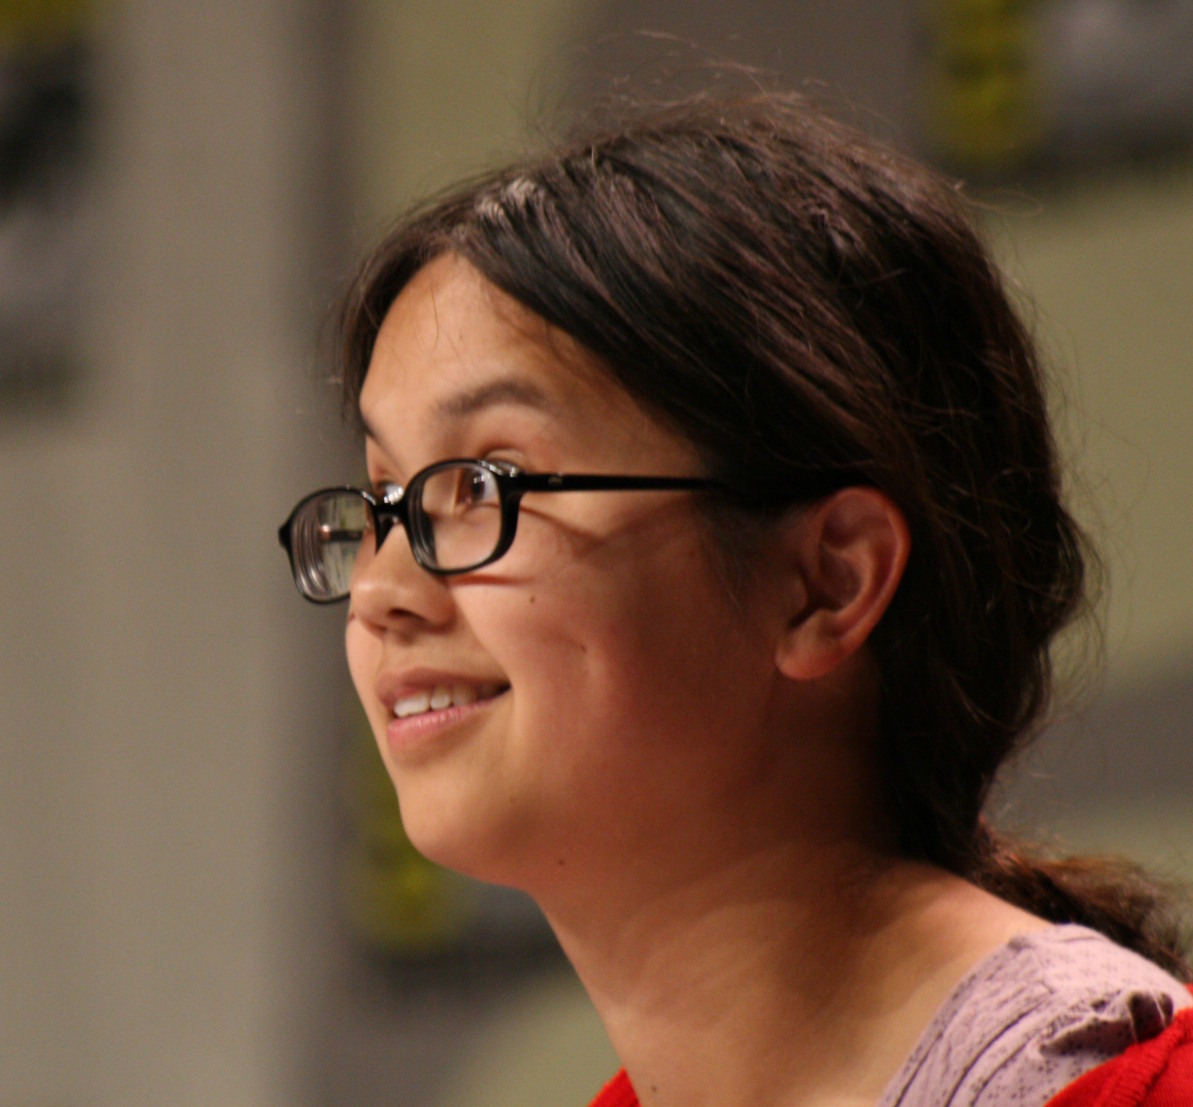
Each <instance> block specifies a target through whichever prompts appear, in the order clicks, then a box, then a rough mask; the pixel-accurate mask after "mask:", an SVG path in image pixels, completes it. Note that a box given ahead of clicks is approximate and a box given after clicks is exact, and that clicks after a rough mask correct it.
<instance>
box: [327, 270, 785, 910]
mask: <svg viewBox="0 0 1193 1107" xmlns="http://www.w3.org/2000/svg"><path fill="white" fill-rule="evenodd" d="M360 407H361V413H362V415H363V418H364V422H365V425H366V428H367V434H366V455H367V461H368V471H369V476H370V479H371V481H372V482H373V484H374V485H384V484H387V483H396V484H399V485H400V484H404V483H405V482H406V481H407V480H408V479H409V478H410V476H411V475H412V474H414V473H415V472H417V471H418V470H419V469H421V468H423V467H424V466H426V465H429V464H431V463H432V462H435V461H439V460H442V459H445V458H453V457H475V458H489V459H493V460H503V461H510V462H513V463H515V464H517V465H518V466H520V467H522V468H524V469H527V470H533V471H558V472H577V473H584V472H593V473H621V474H648V475H653V476H680V475H693V474H699V472H700V467H699V464H698V461H697V458H696V455H695V452H694V450H693V449H692V448H691V446H690V445H689V444H688V443H686V442H685V441H684V440H682V439H680V438H678V437H677V436H675V435H674V434H672V433H670V432H668V431H667V430H665V429H664V428H663V427H662V426H661V425H660V424H659V423H657V422H656V421H655V420H654V419H653V418H651V417H650V416H648V415H646V414H645V413H644V412H643V411H642V410H641V409H640V408H639V407H638V406H637V405H636V404H635V403H633V402H632V401H631V400H630V399H629V397H628V396H627V395H626V394H625V393H624V392H623V391H622V390H621V389H620V388H619V387H618V386H616V385H615V384H613V383H612V382H611V381H610V380H609V379H608V378H607V377H605V376H602V375H601V374H600V373H599V372H598V371H597V370H596V368H595V367H594V365H593V364H592V362H591V359H590V358H589V357H588V356H587V355H585V354H584V353H583V352H582V351H581V350H579V349H578V348H577V347H576V344H575V343H574V342H573V341H571V340H569V339H568V338H567V336H565V335H563V334H561V333H560V332H558V331H554V330H552V329H551V328H549V327H548V326H547V325H546V324H545V323H544V322H543V321H542V320H541V319H539V318H538V317H537V316H534V315H533V314H531V313H530V312H528V311H526V310H525V309H524V308H522V307H520V306H519V305H518V304H516V303H515V302H514V301H513V300H511V299H510V298H509V297H507V296H505V295H504V294H503V293H501V292H500V291H498V290H497V289H496V288H494V287H493V286H492V285H490V284H488V283H487V282H486V281H485V280H484V279H483V278H482V277H480V275H479V274H478V273H477V272H476V270H474V269H473V268H471V267H470V266H469V265H468V264H467V263H465V262H463V261H461V260H459V259H457V258H454V257H451V256H445V257H441V258H439V259H437V260H435V261H433V262H432V263H430V264H428V265H427V266H426V267H425V268H424V269H422V270H421V271H420V272H419V273H418V274H417V275H416V276H415V277H414V279H413V280H412V281H411V282H410V284H409V285H408V286H407V287H406V288H405V289H404V291H403V292H402V293H401V295H400V296H399V297H398V299H397V300H396V301H395V303H394V304H393V306H392V308H391V309H390V311H389V313H388V315H387V316H386V318H385V321H384V325H383V326H382V328H381V331H380V334H379V335H378V339H377V343H376V347H375V350H374V354H373V358H372V362H371V364H370V366H369V370H368V374H367V377H366V379H365V383H364V386H363V389H362V393H361V400H360ZM751 596H753V592H752V593H751ZM751 596H747V597H745V598H742V597H736V599H731V598H730V597H729V596H728V595H727V593H726V591H725V588H724V586H723V584H722V583H721V582H720V579H719V577H718V575H717V573H716V571H715V569H714V568H713V565H712V562H711V560H710V557H709V553H708V539H707V535H706V532H705V529H704V528H703V527H702V524H701V521H700V519H699V517H698V515H697V510H696V504H695V501H694V498H693V495H692V494H691V493H687V492H671V491H667V492H641V491H635V492H595V493H594V492H580V493H562V494H551V495H547V494H539V495H535V494H528V495H527V496H526V497H525V498H524V499H523V501H522V506H521V512H520V516H519V522H518V530H517V538H516V540H515V542H514V544H513V546H512V548H511V549H510V551H509V552H508V553H507V554H506V555H505V556H504V557H502V558H501V559H500V560H499V561H497V562H495V563H494V564H492V565H489V566H486V567H484V568H482V569H480V570H477V571H474V572H472V573H469V574H466V575H462V576H456V577H451V578H437V577H434V576H432V575H430V574H428V573H427V572H425V571H424V570H422V569H420V568H419V567H418V566H417V565H416V564H415V562H414V560H413V558H412V556H411V553H410V548H409V545H408V543H407V540H406V536H405V534H404V533H403V532H402V531H401V528H395V530H394V531H393V532H392V533H391V534H390V536H389V537H388V538H387V540H386V541H385V542H384V544H383V545H382V547H381V549H380V551H379V552H378V553H377V554H376V555H375V556H373V557H372V558H370V559H368V560H367V561H366V560H362V562H361V563H360V564H359V566H358V568H357V572H356V575H355V578H354V580H353V585H352V594H351V602H350V607H349V614H348V625H347V649H348V659H349V664H350V668H351V671H352V677H353V680H354V682H355V685H356V688H357V691H358V693H359V695H360V698H361V700H362V702H363V703H364V706H365V710H366V712H367V714H368V717H369V720H370V723H371V724H372V727H373V731H374V733H375V734H376V737H377V740H378V744H379V746H380V749H381V755H382V757H383V759H384V761H385V764H386V766H387V768H388V770H389V773H390V775H391V776H392V778H393V780H394V783H395V785H396V787H397V791H398V796H399V799H400V802H401V806H402V813H403V819H404V822H405V825H406V828H407V831H408V833H409V834H410V837H411V839H412V840H413V841H414V843H415V844H416V845H417V846H418V847H419V848H420V849H421V850H422V851H423V852H424V853H426V854H427V855H428V856H429V857H431V858H433V859H435V860H437V861H440V862H442V863H444V864H447V865H450V866H452V867H454V868H458V869H460V870H463V871H466V872H470V873H473V874H474V875H477V876H481V877H484V878H487V879H491V880H496V881H502V882H507V883H511V884H514V885H516V886H521V887H526V888H527V889H528V890H531V891H532V892H533V891H536V890H539V889H541V887H542V886H543V882H544V881H550V880H555V879H564V874H565V873H570V872H577V871H579V869H580V868H581V867H582V866H584V865H589V866H591V865H594V864H595V865H597V866H600V865H605V864H610V863H613V862H614V860H615V859H618V858H621V859H622V861H623V863H624V858H626V857H627V856H634V853H632V852H627V851H633V850H636V849H639V848H644V847H646V846H647V845H648V844H649V846H650V847H651V848H659V847H660V846H663V845H665V842H666V841H667V838H668V836H669V835H676V834H680V833H681V832H682V829H683V827H684V826H685V825H689V824H691V823H692V821H693V820H700V821H706V820H715V819H716V818H718V817H719V814H718V809H719V808H722V807H724V808H726V809H732V808H733V807H734V806H736V805H738V804H740V803H741V802H742V799H743V791H742V788H743V786H746V785H748V784H749V783H750V782H751V781H752V780H755V779H756V778H757V779H762V778H763V777H764V775H765V774H766V773H767V772H768V770H769V762H770V761H771V760H772V759H773V757H774V749H773V748H772V745H773V743H772V738H773V736H772V734H771V733H770V732H771V731H772V730H773V729H774V728H773V727H772V726H771V725H770V724H771V723H772V722H773V718H772V715H773V708H774V695H773V693H774V689H775V681H776V675H775V666H774V641H773V631H774V627H773V626H772V625H771V620H768V618H767V617H766V616H765V615H764V614H762V615H760V614H758V610H757V609H758V605H757V604H756V603H755V602H754V600H753V599H751ZM428 697H429V706H427V705H428ZM424 706H426V707H427V709H426V710H421V708H423V707H424ZM396 711H401V712H402V713H403V717H398V715H397V714H395V712H396ZM407 711H413V712H414V713H413V714H405V713H406V712H407ZM569 866H570V867H571V868H569Z"/></svg>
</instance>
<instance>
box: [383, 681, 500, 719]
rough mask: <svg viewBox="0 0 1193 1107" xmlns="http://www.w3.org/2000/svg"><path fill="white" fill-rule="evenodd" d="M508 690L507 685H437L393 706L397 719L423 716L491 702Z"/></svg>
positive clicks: (406, 697) (403, 699)
mask: <svg viewBox="0 0 1193 1107" xmlns="http://www.w3.org/2000/svg"><path fill="white" fill-rule="evenodd" d="M507 688H509V685H508V684H479V685H478V684H439V685H436V686H435V687H434V688H428V689H424V690H423V691H421V692H415V693H413V694H411V695H409V696H403V697H402V698H401V699H399V700H398V701H397V702H396V703H395V704H394V709H393V714H394V717H395V718H398V719H408V718H410V717H411V716H412V715H425V714H426V713H427V712H429V711H445V710H447V708H449V707H467V706H468V705H470V704H474V703H479V702H481V701H482V700H491V699H494V698H495V697H497V696H499V695H501V693H502V692H504V691H506V689H507Z"/></svg>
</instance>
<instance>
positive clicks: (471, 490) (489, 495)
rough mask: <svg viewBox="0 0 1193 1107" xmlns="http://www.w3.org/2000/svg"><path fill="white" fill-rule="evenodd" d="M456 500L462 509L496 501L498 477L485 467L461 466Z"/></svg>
mask: <svg viewBox="0 0 1193 1107" xmlns="http://www.w3.org/2000/svg"><path fill="white" fill-rule="evenodd" d="M455 500H456V504H457V505H458V506H459V507H460V508H461V509H466V508H470V507H480V506H482V505H484V504H493V503H496V502H497V500H498V495H497V479H496V478H495V477H494V476H493V474H492V473H490V472H488V470H485V469H481V468H473V467H472V466H469V467H468V468H461V469H460V470H459V471H458V479H457V482H456V496H455Z"/></svg>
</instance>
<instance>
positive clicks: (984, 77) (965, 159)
mask: <svg viewBox="0 0 1193 1107" xmlns="http://www.w3.org/2000/svg"><path fill="white" fill-rule="evenodd" d="M1036 9H1037V4H1035V3H1032V2H1031V0H929V2H928V3H926V4H925V5H924V8H923V12H924V24H925V32H926V35H925V37H926V41H927V43H928V46H927V51H926V58H925V66H924V76H923V81H922V90H921V97H922V107H923V116H924V124H925V130H926V132H927V137H928V140H929V142H930V143H931V144H932V145H933V146H934V147H935V149H936V150H937V152H938V153H939V154H940V155H941V156H942V157H943V159H944V160H945V161H947V162H949V163H951V164H955V165H957V166H959V167H961V168H966V169H979V170H998V169H1005V168H1011V167H1014V166H1015V165H1017V164H1019V163H1021V162H1023V161H1024V160H1025V159H1027V158H1028V157H1029V156H1030V155H1031V154H1033V153H1034V152H1035V150H1036V149H1037V148H1038V146H1039V142H1040V139H1041V137H1042V135H1043V112H1042V107H1041V93H1040V74H1039V72H1038V58H1039V50H1038V43H1037V36H1038V26H1039V25H1038V20H1037V19H1036V18H1035V14H1036Z"/></svg>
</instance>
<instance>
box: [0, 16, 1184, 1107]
mask: <svg viewBox="0 0 1193 1107" xmlns="http://www.w3.org/2000/svg"><path fill="white" fill-rule="evenodd" d="M638 32H649V33H646V34H639V33H638ZM710 57H715V58H724V59H734V60H738V61H742V62H746V63H749V64H752V65H756V66H760V67H762V68H763V69H765V70H766V71H768V72H770V73H773V74H775V75H776V76H778V78H779V79H780V80H781V81H782V82H783V83H785V84H788V85H797V86H799V87H806V88H809V89H810V90H811V91H813V92H814V93H816V94H817V95H821V96H823V97H826V98H827V99H828V101H829V102H830V103H831V104H834V105H836V106H837V108H838V109H839V110H840V111H842V112H843V113H844V114H846V115H848V116H849V117H850V118H851V119H852V120H853V121H854V122H860V123H861V124H863V125H864V126H867V127H868V128H869V129H871V130H873V131H875V132H877V133H879V134H880V135H882V136H884V137H886V138H888V139H890V140H892V141H895V142H897V143H899V144H900V145H902V146H904V147H906V148H908V149H911V150H913V151H916V152H917V153H919V154H921V155H923V156H925V157H928V158H930V159H932V160H934V161H935V162H936V163H937V164H939V165H941V166H942V167H944V168H945V169H946V170H948V171H949V172H951V173H954V174H956V175H957V176H959V177H965V178H967V179H969V180H971V181H972V182H974V184H975V187H976V189H977V190H978V191H979V193H980V194H981V195H982V196H983V197H984V198H985V201H986V203H987V212H988V215H987V219H988V230H989V233H990V235H991V236H992V238H993V240H994V242H995V244H996V247H997V250H998V252H999V254H1000V256H1001V257H1002V259H1003V260H1004V262H1005V264H1006V267H1007V269H1008V271H1009V272H1010V274H1011V275H1012V277H1013V279H1014V280H1015V281H1016V282H1019V283H1021V285H1022V287H1023V289H1024V290H1025V292H1024V297H1025V299H1024V302H1025V305H1027V310H1028V312H1029V315H1030V317H1031V318H1032V319H1033V321H1034V324H1035V327H1036V329H1037V331H1038V333H1039V335H1040V339H1041V343H1042V345H1043V348H1044V350H1045V352H1046V355H1047V357H1048V360H1049V362H1050V364H1051V365H1052V366H1053V369H1054V376H1055V386H1056V404H1057V413H1058V420H1059V425H1060V428H1061V435H1062V438H1063V440H1064V444H1065V449H1066V450H1067V451H1068V453H1069V455H1070V456H1071V458H1072V460H1073V464H1074V467H1075V472H1076V473H1077V476H1076V478H1075V481H1074V489H1073V493H1074V497H1075V501H1076V503H1077V505H1078V508H1079V513H1080V514H1081V516H1082V517H1083V519H1085V521H1086V522H1087V524H1088V525H1089V526H1090V528H1091V529H1092V530H1093V532H1094V534H1095V535H1096V537H1097V538H1098V540H1099V541H1100V543H1101V546H1102V549H1103V553H1104V556H1105V559H1106V562H1107V575H1108V581H1109V592H1108V599H1107V601H1106V602H1105V604H1104V605H1103V611H1102V630H1101V644H1100V647H1098V645H1097V643H1096V642H1095V649H1094V650H1093V652H1094V654H1095V658H1094V660H1095V663H1096V665H1097V669H1096V675H1095V677H1094V678H1093V679H1086V680H1085V681H1084V682H1083V683H1082V684H1081V685H1080V688H1079V695H1076V696H1075V697H1073V699H1072V701H1071V703H1070V702H1069V701H1066V703H1065V704H1063V705H1062V707H1063V710H1062V712H1061V717H1060V719H1059V721H1058V723H1057V724H1056V725H1055V726H1054V727H1053V728H1051V730H1050V731H1049V733H1048V734H1047V735H1046V737H1045V739H1044V741H1043V742H1042V743H1041V745H1040V748H1039V751H1038V753H1036V754H1033V756H1032V757H1031V758H1030V759H1028V760H1027V761H1026V762H1025V763H1024V765H1023V766H1022V767H1021V768H1020V770H1019V772H1018V773H1017V774H1016V775H1015V777H1014V779H1013V780H1012V781H1011V782H1010V784H1009V785H1008V787H1007V788H1006V790H1005V793H1004V794H1003V795H1001V796H1000V798H999V803H998V806H999V811H1000V813H1001V817H1002V818H1003V820H1004V821H1005V822H1007V823H1009V824H1012V825H1015V826H1019V827H1023V828H1026V829H1033V828H1037V827H1045V826H1046V827H1047V828H1048V834H1049V835H1050V836H1051V839H1050V840H1055V841H1057V842H1058V843H1063V844H1067V845H1070V846H1073V847H1075V848H1085V847H1091V848H1098V849H1106V850H1112V851H1116V852H1128V853H1132V854H1134V855H1136V856H1138V857H1140V858H1142V859H1144V860H1146V861H1148V862H1150V863H1152V864H1154V865H1156V866H1157V867H1159V868H1160V869H1161V871H1163V872H1166V873H1169V874H1171V875H1175V876H1186V877H1193V815H1191V814H1190V805H1189V802H1188V799H1189V788H1190V784H1191V783H1193V748H1191V747H1193V742H1190V737H1191V735H1193V586H1191V585H1190V581H1189V576H1190V574H1189V566H1190V563H1191V560H1193V555H1191V553H1190V551H1191V550H1193V505H1191V503H1190V489H1191V487H1193V434H1191V433H1190V428H1191V426H1193V157H1191V148H1193V64H1191V63H1193V4H1189V3H1188V2H1187V0H1034V2H1032V0H1002V2H998V0H898V2H891V0H836V2H834V3H831V4H829V3H812V2H810V0H781V2H780V0H756V2H753V3H747V2H740V3H735V4H729V3H710V2H706V0H604V2H601V0H502V3H501V4H483V3H467V2H464V0H401V2H396V0H389V2H385V0H339V2H337V0H248V2H245V0H236V2H233V0H212V2H210V3H206V4H188V3H181V2H175V0H156V2H150V0H124V2H120V0H108V2H101V0H92V2H86V0H40V2H39V0H0V518H2V519H3V521H4V528H3V533H2V534H0V1107H160V1105H162V1104H170V1105H171V1107H189V1105H194V1107H200V1105H201V1107H217V1105H218V1107H223V1105H228V1107H231V1105H235V1107H274V1105H277V1107H306V1105H311V1107H315V1105H318V1107H338V1105H344V1107H347V1105H352V1107H371V1105H374V1104H377V1105H380V1104H388V1105H393V1104H401V1105H403V1107H421V1105H427V1107H449V1105H450V1107H470V1105H476V1107H481V1105H483V1107H505V1105H510V1107H513V1105H515V1104H517V1105H518V1107H527V1105H530V1104H544V1105H545V1104H556V1103H560V1104H564V1103H574V1104H581V1103H585V1102H587V1101H588V1098H589V1097H590V1096H591V1095H592V1094H593V1093H594V1092H595V1091H596V1089H597V1087H598V1086H599V1084H600V1083H601V1081H602V1080H603V1079H604V1078H606V1077H607V1076H609V1075H611V1073H612V1071H613V1069H614V1067H615V1061H614V1059H613V1058H612V1056H611V1054H610V1052H609V1048H608V1045H607V1044H606V1043H605V1041H604V1039H603V1037H602V1035H601V1032H600V1029H599V1027H598V1026H597V1024H596V1022H595V1018H594V1016H593V1015H592V1013H591V1011H590V1010H589V1009H588V1006H587V1004H586V1002H585V1001H584V999H583V997H582V996H581V994H580V993H579V991H578V988H577V986H576V984H575V982H574V980H573V979H572V977H571V976H570V974H569V972H568V970H567V968H566V966H565V965H564V964H563V963H562V961H561V958H560V956H559V954H558V953H557V951H556V950H555V948H554V946H553V945H552V943H551V940H550V938H549V936H548V935H547V934H546V933H545V930H544V927H543V924H542V923H541V921H540V920H539V919H538V917H537V915H536V914H535V912H534V910H533V909H532V908H531V907H530V906H529V905H528V904H527V903H526V902H525V901H523V900H521V899H520V898H519V897H517V896H515V895H512V894H509V893H503V892H500V891H497V890H494V889H489V888H484V887H481V886H478V885H473V884H470V883H468V882H464V881H461V880H456V879H454V878H452V877H450V876H448V875H447V874H445V873H442V872H440V871H438V870H436V869H433V868H432V867H430V866H428V865H426V864H425V863H423V862H421V861H420V860H419V859H418V858H417V856H416V855H414V854H413V852H412V851H411V850H410V848H409V846H408V844H407V843H406V841H405V839H404V836H403V835H402V832H401V826H400V822H399V821H398V818H397V813H396V809H395V806H394V804H393V800H392V792H391V791H390V789H389V786H388V782H387V781H385V780H384V778H383V777H382V776H381V775H380V770H379V768H378V765H377V762H376V759H375V756H374V755H373V754H372V752H371V746H370V740H369V739H368V737H367V735H365V734H364V733H363V730H362V724H361V722H360V720H359V718H358V716H357V714H356V713H355V710H354V707H353V703H352V697H351V694H350V691H349V687H348V682H347V677H346V672H345V668H344V665H343V662H342V659H341V628H340V624H341V620H342V612H340V611H338V610H333V611H325V610H317V609H315V608H314V607H311V606H310V605H307V604H304V603H302V602H301V601H300V600H299V598H298V596H297V595H296V593H295V592H294V588H293V585H292V583H291V581H290V579H289V575H288V572H287V569H286V565H285V559H284V555H283V554H282V552H281V550H280V549H278V547H277V544H276V541H275V531H276V527H277V524H278V523H279V522H280V521H281V520H282V518H283V517H284V516H285V514H286V512H287V511H288V510H289V509H290V507H291V506H292V504H293V503H294V502H295V501H296V500H297V499H298V498H299V496H300V495H302V494H304V493H305V492H307V491H309V490H310V489H311V488H314V487H317V486H320V485H323V484H330V483H335V482H338V481H342V480H351V479H353V478H354V477H356V476H357V475H358V472H359V462H358V460H357V458H356V456H355V452H354V450H353V446H352V443H351V442H350V441H349V439H348V437H347V435H346V433H345V432H344V431H343V429H342V428H341V425H340V423H339V418H338V411H337V400H336V396H335V390H334V387H333V386H332V385H331V384H330V383H329V365H330V361H329V356H328V343H327V341H326V337H327V332H328V319H329V317H330V310H331V305H332V304H333V303H334V300H335V296H336V293H337V290H338V289H339V288H341V287H342V285H343V283H344V280H345V279H346V277H347V276H348V274H349V273H350V272H351V269H352V265H353V262H354V260H355V259H356V258H357V257H358V256H360V254H361V252H362V251H363V250H364V249H365V247H366V245H367V244H368V243H370V242H372V241H373V240H374V239H375V238H376V237H377V236H378V234H379V233H380V232H381V230H382V229H383V228H384V227H385V225H386V224H387V223H388V221H389V220H391V219H392V218H393V217H394V215H395V214H396V213H397V212H398V211H399V210H400V209H401V208H402V207H403V206H404V205H406V204H408V203H409V202H411V201H412V200H413V199H415V198H416V197H418V196H420V195H422V194H425V193H426V192H429V191H432V190H434V189H436V188H438V187H440V186H441V185H443V184H445V183H447V182H448V181H450V180H452V179H453V178H455V177H457V176H460V175H462V174H465V173H468V172H470V171H473V170H476V169H478V168H481V167H483V166H485V165H487V164H491V163H493V162H494V161H496V160H499V159H501V158H502V157H504V156H506V155H508V154H510V153H512V152H515V151H517V150H518V149H520V148H521V147H523V146H524V144H525V143H526V141H527V139H528V137H529V138H531V139H533V138H534V137H535V136H537V135H539V134H540V133H542V132H544V131H551V130H554V129H557V126H558V125H559V124H560V123H561V122H565V121H566V120H567V119H568V118H570V117H571V116H572V115H573V114H574V113H576V112H577V111H580V110H582V109H583V108H584V106H585V105H586V104H588V103H590V102H591V101H592V100H593V98H594V97H597V96H599V95H601V94H602V93H604V92H607V91H609V90H610V89H611V88H613V89H618V88H621V87H623V82H624V81H626V79H628V78H632V79H633V80H634V81H635V82H637V83H638V84H639V85H641V84H643V83H645V84H646V85H649V83H650V81H651V80H652V77H653V75H655V74H657V73H658V72H660V71H662V70H667V69H669V70H671V71H673V72H678V73H680V74H681V77H682V75H684V74H687V75H688V77H687V79H688V80H689V81H691V82H704V81H707V80H708V79H709V78H708V76H707V73H704V72H702V71H701V69H702V61H703V60H707V59H708V58H710ZM1070 652H1071V653H1072V654H1073V655H1074V656H1077V655H1079V654H1080V653H1081V649H1080V648H1079V646H1075V647H1073V648H1072V649H1071V651H1070ZM1099 652H1100V658H1099V657H1098V656H1097V654H1098V653H1099Z"/></svg>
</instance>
